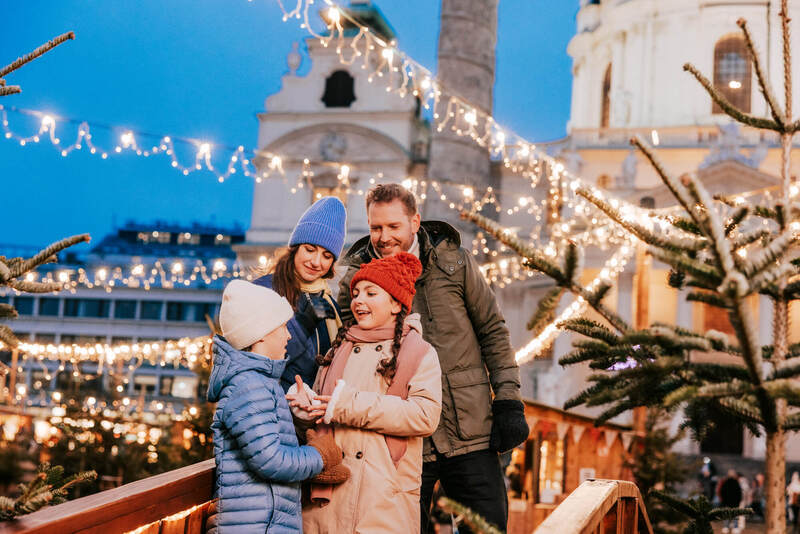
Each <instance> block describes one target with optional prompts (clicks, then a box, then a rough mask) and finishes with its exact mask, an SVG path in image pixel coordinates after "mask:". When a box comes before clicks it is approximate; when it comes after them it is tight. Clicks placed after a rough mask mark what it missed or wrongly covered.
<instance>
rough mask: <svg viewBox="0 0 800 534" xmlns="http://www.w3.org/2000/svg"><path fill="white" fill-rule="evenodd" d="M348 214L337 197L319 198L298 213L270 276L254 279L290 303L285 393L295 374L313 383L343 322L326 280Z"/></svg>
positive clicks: (283, 381) (339, 250)
mask: <svg viewBox="0 0 800 534" xmlns="http://www.w3.org/2000/svg"><path fill="white" fill-rule="evenodd" d="M346 220H347V215H346V213H345V209H344V205H343V204H342V202H341V201H340V200H339V199H338V198H336V197H322V198H321V199H319V200H318V201H316V202H315V203H314V204H313V205H312V206H311V207H309V208H308V209H307V210H306V212H305V213H303V215H302V217H300V220H299V221H298V222H297V226H295V228H294V230H293V231H292V235H291V237H290V238H289V250H288V251H287V252H286V253H285V254H284V255H283V256H281V258H280V259H278V261H277V263H276V264H275V267H274V269H273V271H272V273H271V274H268V275H266V276H262V277H261V278H258V279H257V280H255V281H254V282H253V283H255V284H258V285H261V286H264V287H267V288H270V289H274V290H275V292H276V293H278V294H279V295H281V296H282V297H284V298H286V300H288V301H289V303H291V305H292V309H293V310H294V316H293V317H292V319H291V320H289V324H288V327H289V333H290V334H291V335H292V339H291V340H290V341H289V346H288V347H287V348H286V360H287V362H286V370H285V371H284V372H283V375H282V376H281V386H282V387H283V390H284V391H286V390H287V389H288V388H289V386H290V385H291V384H292V383H294V378H295V375H300V378H301V379H302V380H303V382H305V383H306V384H312V383H313V382H314V378H315V377H316V375H317V363H316V358H317V355H318V354H325V353H326V352H328V349H330V346H331V340H333V339H334V338H335V337H336V333H337V332H338V330H339V328H340V327H341V326H342V320H341V318H340V316H339V308H338V307H337V306H336V303H335V301H334V299H333V298H332V297H331V291H330V288H329V287H328V283H327V280H329V279H331V278H333V274H334V272H333V264H334V262H335V261H336V259H337V258H338V257H339V255H340V254H341V253H342V247H343V246H344V236H345V225H346Z"/></svg>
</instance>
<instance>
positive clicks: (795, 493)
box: [786, 471, 800, 532]
mask: <svg viewBox="0 0 800 534" xmlns="http://www.w3.org/2000/svg"><path fill="white" fill-rule="evenodd" d="M786 496H787V497H788V498H789V508H791V510H792V532H797V526H798V514H800V474H798V473H797V471H795V472H794V473H792V480H791V481H790V482H789V485H788V486H786Z"/></svg>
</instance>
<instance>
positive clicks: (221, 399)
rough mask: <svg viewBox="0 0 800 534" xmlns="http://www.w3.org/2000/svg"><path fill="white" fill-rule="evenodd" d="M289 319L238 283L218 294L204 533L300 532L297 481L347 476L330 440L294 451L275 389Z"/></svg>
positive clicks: (267, 294) (287, 416)
mask: <svg viewBox="0 0 800 534" xmlns="http://www.w3.org/2000/svg"><path fill="white" fill-rule="evenodd" d="M292 315H293V311H292V307H291V306H290V305H289V302H288V301H286V299H284V298H283V297H281V296H279V295H278V294H277V293H275V292H274V291H272V290H271V289H267V288H265V287H262V286H257V285H255V284H251V283H249V282H245V281H243V280H234V281H232V282H230V283H229V284H228V286H227V287H226V288H225V291H224V293H223V295H222V306H221V309H220V314H219V321H220V326H221V327H222V335H223V337H219V336H217V337H215V338H214V367H213V369H212V371H211V378H210V379H209V384H208V400H209V401H210V402H216V403H217V409H216V412H215V413H214V421H213V422H212V424H211V428H212V429H213V431H214V456H215V459H216V463H217V470H216V479H215V482H214V496H215V498H217V502H216V509H215V510H212V512H211V516H210V517H209V520H208V530H209V532H213V533H216V534H225V533H226V532H236V533H251V532H252V533H256V532H258V533H260V534H263V533H265V532H266V533H267V534H273V533H274V534H278V533H280V534H284V533H301V532H302V519H301V517H300V481H302V480H305V479H308V478H312V477H315V478H314V481H315V482H320V478H322V479H323V481H327V482H329V483H338V482H343V481H344V480H346V479H347V477H348V476H349V471H348V470H347V469H346V468H345V467H344V466H342V465H341V461H342V451H341V449H339V447H337V446H336V443H335V442H334V440H333V437H332V436H330V435H328V436H321V437H316V436H313V435H312V436H309V437H310V439H309V442H308V445H307V446H300V445H298V442H297V437H296V435H295V431H294V426H293V424H292V416H291V413H290V412H289V407H288V404H287V403H286V399H285V397H284V393H283V389H282V388H281V386H280V383H279V380H280V377H281V374H282V373H283V370H284V367H285V366H286V361H285V360H284V359H283V358H284V355H285V351H286V343H287V342H288V341H289V339H290V337H291V336H290V335H289V331H288V330H287V328H286V322H287V321H288V320H289V319H290V318H291V317H292ZM315 408H316V407H315ZM318 408H319V409H321V410H322V412H324V409H325V407H324V405H321V406H319V407H318ZM323 469H325V473H324V474H323V476H322V477H320V476H318V475H320V473H321V472H322V471H323Z"/></svg>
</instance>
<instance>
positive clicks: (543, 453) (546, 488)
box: [537, 431, 566, 504]
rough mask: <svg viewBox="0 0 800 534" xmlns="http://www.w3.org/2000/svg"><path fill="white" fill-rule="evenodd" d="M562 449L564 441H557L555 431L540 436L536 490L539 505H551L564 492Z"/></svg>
mask: <svg viewBox="0 0 800 534" xmlns="http://www.w3.org/2000/svg"><path fill="white" fill-rule="evenodd" d="M564 447H565V443H564V440H563V439H558V435H557V434H556V432H555V431H549V432H546V433H544V432H543V433H541V434H540V440H539V469H538V474H539V480H538V488H537V490H538V491H537V495H538V497H539V498H538V502H540V503H544V504H553V503H555V502H556V497H557V496H558V495H561V494H562V493H563V492H564V469H565V465H566V463H565V462H564V453H565V451H564Z"/></svg>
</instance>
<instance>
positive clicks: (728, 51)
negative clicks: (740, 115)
mask: <svg viewBox="0 0 800 534" xmlns="http://www.w3.org/2000/svg"><path fill="white" fill-rule="evenodd" d="M751 68H752V67H751V65H750V55H749V53H748V52H747V45H745V42H744V38H743V37H740V36H738V35H730V36H727V37H723V38H722V39H720V40H719V41H717V45H716V46H715V47H714V87H715V88H716V89H717V91H719V92H720V93H722V94H723V95H725V98H727V99H728V100H729V101H730V102H731V104H733V105H734V106H736V107H737V108H739V109H741V110H742V111H744V112H745V113H749V112H750V80H751V78H752V75H751ZM712 104H713V106H712V109H711V112H712V113H722V108H720V107H719V106H718V105H717V103H716V102H712Z"/></svg>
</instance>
